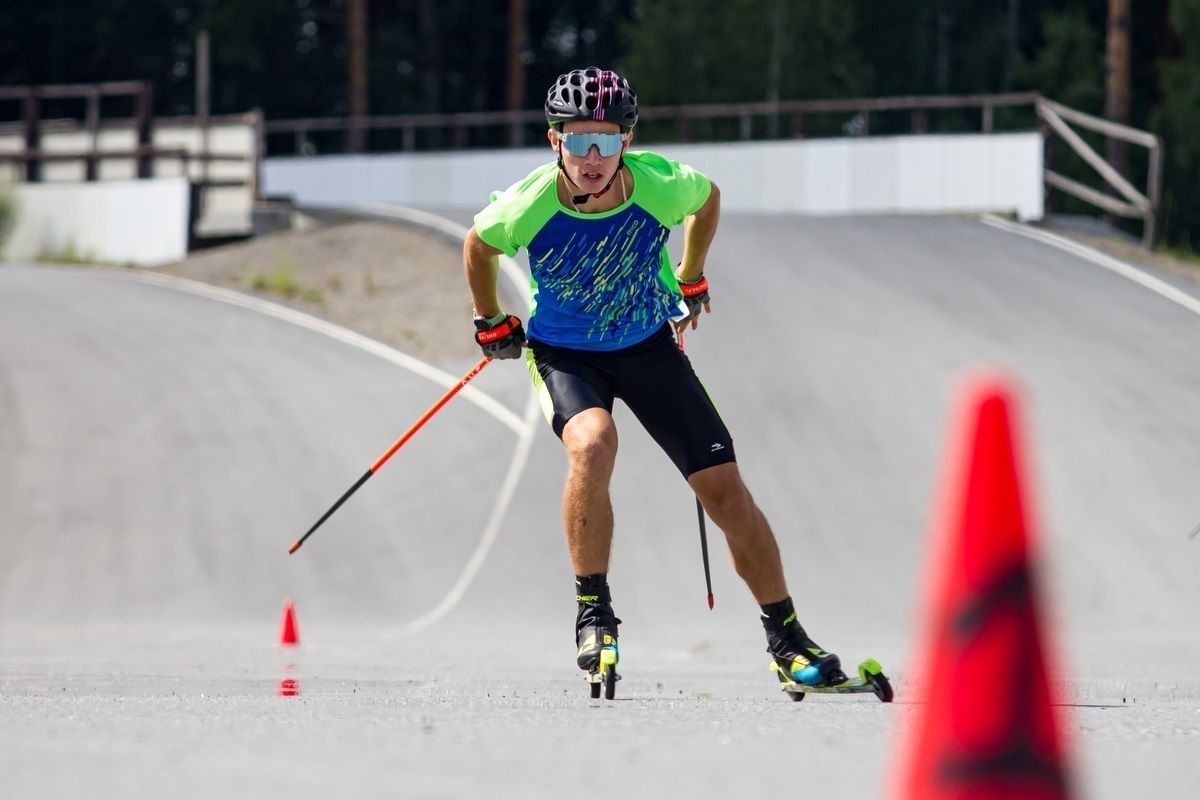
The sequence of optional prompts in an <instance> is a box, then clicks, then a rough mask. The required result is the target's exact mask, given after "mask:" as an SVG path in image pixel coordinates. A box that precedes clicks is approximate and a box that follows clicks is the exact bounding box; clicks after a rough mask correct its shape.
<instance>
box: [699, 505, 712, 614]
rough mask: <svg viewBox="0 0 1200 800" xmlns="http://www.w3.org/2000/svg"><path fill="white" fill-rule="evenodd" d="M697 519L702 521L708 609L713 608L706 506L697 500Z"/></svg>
mask: <svg viewBox="0 0 1200 800" xmlns="http://www.w3.org/2000/svg"><path fill="white" fill-rule="evenodd" d="M696 517H697V518H698V519H699V520H700V557H701V558H702V559H703V560H704V588H705V589H707V590H708V607H709V608H712V607H713V590H712V573H711V572H709V569H708V533H707V532H706V531H705V529H704V506H703V505H701V504H700V498H699V497H697V498H696Z"/></svg>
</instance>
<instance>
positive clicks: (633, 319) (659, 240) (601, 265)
mask: <svg viewBox="0 0 1200 800" xmlns="http://www.w3.org/2000/svg"><path fill="white" fill-rule="evenodd" d="M669 233H670V231H668V229H667V228H666V227H664V226H663V225H662V224H661V223H660V222H659V221H658V220H656V219H655V218H654V217H653V216H651V215H650V214H649V213H647V212H646V211H645V210H644V209H642V208H641V207H640V206H638V205H637V204H636V203H633V204H631V205H629V206H628V207H627V208H625V209H624V210H622V211H620V212H618V213H616V214H613V215H612V216H607V217H599V218H596V219H580V218H578V217H575V216H572V215H570V214H566V213H562V212H560V213H558V214H555V215H554V216H553V217H552V218H551V219H550V220H549V221H548V222H547V223H546V224H545V226H543V227H542V229H541V230H539V231H538V233H537V235H536V236H534V238H533V241H531V242H530V243H529V246H528V249H529V266H530V272H531V273H532V277H533V281H534V284H535V288H534V292H535V294H534V304H535V309H534V313H533V315H532V317H531V319H530V326H529V335H530V337H531V338H536V339H540V340H542V341H545V342H549V343H551V344H558V345H564V346H577V347H583V348H585V349H596V350H612V349H616V348H619V347H626V346H629V345H632V344H636V343H637V342H639V341H641V340H642V339H645V338H646V337H647V336H649V335H650V334H651V333H654V332H655V331H656V330H658V329H659V328H660V327H662V325H663V323H664V322H665V321H666V320H667V319H668V318H670V316H671V315H672V314H673V313H674V312H675V310H676V299H677V298H674V296H673V295H672V292H671V290H670V289H668V288H667V286H666V285H664V283H663V281H662V279H661V278H660V277H659V270H660V269H661V268H662V266H663V252H664V247H665V245H666V242H667V236H668V235H669Z"/></svg>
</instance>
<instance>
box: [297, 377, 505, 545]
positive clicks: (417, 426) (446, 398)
mask: <svg viewBox="0 0 1200 800" xmlns="http://www.w3.org/2000/svg"><path fill="white" fill-rule="evenodd" d="M491 360H492V358H491V356H484V357H483V359H482V360H480V362H479V363H478V364H476V365H475V366H473V367H471V371H470V372H468V373H467V374H466V375H463V376H462V380H460V381H459V382H458V383H456V384H454V385H453V386H451V387H450V389H449V391H447V392H446V393H445V394H444V395H442V396H441V399H439V400H438V401H437V402H436V403H434V404H433V405H432V406H431V407H430V408H429V410H428V411H426V412H425V413H424V414H422V415H421V418H420V419H418V420H417V421H416V422H414V423H413V424H412V427H411V428H409V429H408V430H406V431H405V432H404V435H403V436H401V437H400V438H399V439H397V440H396V441H395V442H394V443H393V444H392V446H391V447H389V448H388V449H387V452H386V453H384V454H383V455H381V456H380V457H379V458H378V459H376V461H375V463H374V464H372V465H371V468H370V469H368V470H367V471H366V472H364V473H363V476H362V477H361V478H359V479H358V480H357V481H355V483H354V485H353V486H351V487H350V489H349V490H348V491H347V492H346V493H345V494H344V495H342V496H341V497H339V498H338V501H337V502H336V503H334V504H333V506H331V507H330V509H329V510H328V511H326V512H325V513H324V514H323V515H321V518H320V519H319V520H317V522H316V524H315V525H313V526H312V527H311V528H309V529H308V531H307V532H306V533H305V534H304V535H303V536H301V537H300V538H299V539H297V540H296V543H295V544H293V545H292V546H291V547H289V548H288V554H289V555H290V554H292V553H294V552H296V551H297V550H299V549H300V545H302V544H304V540H305V539H307V538H308V537H310V536H312V535H313V532H314V531H316V529H317V528H319V527H321V523H323V522H324V521H325V520H327V519H329V518H330V517H331V516H333V512H335V511H337V510H338V509H339V508H341V506H342V503H344V502H346V501H347V500H349V499H350V495H352V494H354V493H355V492H357V491H358V489H359V487H360V486H362V485H363V484H364V483H366V482H367V478H369V477H371V476H372V475H374V474H375V473H376V472H378V471H379V470H380V469H381V468H382V467H383V465H384V464H386V463H387V460H388V459H389V458H391V457H392V456H393V455H394V454H395V452H396V451H397V450H399V449H400V447H401V446H402V445H403V444H404V443H405V442H407V441H408V440H409V439H411V438H412V437H413V434H415V433H416V432H417V431H419V430H421V426H422V425H424V424H425V423H426V422H428V421H429V419H430V417H432V416H433V415H434V414H436V413H437V412H438V411H440V410H441V409H442V406H444V405H446V403H448V402H450V398H452V397H454V395H456V394H458V393H459V391H460V390H461V389H462V388H463V387H464V386H466V385H467V384H468V383H470V381H471V379H472V378H474V377H475V376H476V375H478V374H479V373H480V372H482V371H483V368H484V367H486V366H487V365H488V362H489V361H491Z"/></svg>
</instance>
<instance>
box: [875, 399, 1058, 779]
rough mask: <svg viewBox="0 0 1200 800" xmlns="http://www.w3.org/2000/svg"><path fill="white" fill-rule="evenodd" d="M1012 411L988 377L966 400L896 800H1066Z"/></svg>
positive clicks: (940, 522) (939, 524) (937, 540)
mask: <svg viewBox="0 0 1200 800" xmlns="http://www.w3.org/2000/svg"><path fill="white" fill-rule="evenodd" d="M1011 405H1012V400H1011V391H1010V389H1009V388H1008V387H1007V386H1006V385H1005V383H1004V382H1003V381H1001V380H995V379H991V380H988V379H984V380H978V381H976V382H975V383H973V384H971V385H970V386H969V387H968V389H967V391H966V392H965V393H964V397H963V399H962V405H961V407H960V417H961V419H960V421H959V424H958V429H957V430H958V434H957V436H958V438H957V440H956V443H955V449H954V450H953V451H952V454H951V455H952V460H951V461H950V463H949V465H948V469H949V472H948V474H947V480H946V481H945V483H944V484H943V489H944V495H943V497H942V503H941V507H940V510H939V516H938V518H937V520H936V521H935V528H934V541H933V544H934V549H933V550H932V552H931V559H930V562H929V569H928V574H927V577H928V579H929V582H928V583H927V587H928V590H929V595H928V597H927V599H926V617H925V619H926V621H927V625H928V627H927V630H926V632H925V636H924V638H923V640H922V646H923V649H922V651H921V657H920V658H919V668H918V669H917V670H916V674H917V675H919V676H921V679H920V693H919V696H918V698H917V702H918V703H919V705H917V706H916V708H915V709H914V712H913V713H914V716H915V718H914V719H913V720H912V722H913V725H912V727H911V728H910V729H909V730H908V731H907V733H908V736H907V741H906V746H903V747H902V748H901V750H900V751H899V753H900V757H901V759H902V761H901V763H900V764H899V769H898V770H897V772H898V781H897V783H896V784H895V785H894V786H893V790H894V791H893V793H892V794H893V796H894V797H895V798H897V800H918V799H919V800H941V799H942V798H956V800H961V799H963V798H972V799H974V798H1023V799H1024V798H1065V797H1067V796H1068V788H1069V787H1068V782H1067V775H1066V769H1065V765H1064V758H1063V745H1062V742H1061V738H1060V730H1061V726H1060V723H1059V722H1058V720H1056V718H1055V710H1054V708H1053V706H1052V705H1051V702H1050V685H1049V680H1048V677H1049V674H1050V672H1049V669H1048V667H1047V658H1046V655H1047V654H1046V648H1045V646H1044V640H1043V634H1042V630H1041V625H1040V621H1039V618H1040V612H1039V597H1038V593H1037V591H1036V589H1037V587H1036V583H1035V580H1034V577H1035V576H1034V571H1033V564H1032V562H1033V560H1034V559H1033V555H1034V542H1033V537H1032V535H1031V531H1030V529H1029V527H1028V525H1027V520H1026V508H1025V505H1024V502H1023V493H1022V488H1021V477H1020V475H1021V472H1020V466H1021V461H1020V458H1019V457H1018V456H1019V447H1018V446H1017V445H1018V442H1017V441H1016V438H1017V437H1015V436H1014V430H1015V425H1013V424H1012V422H1011V420H1010V411H1009V409H1010V406H1011Z"/></svg>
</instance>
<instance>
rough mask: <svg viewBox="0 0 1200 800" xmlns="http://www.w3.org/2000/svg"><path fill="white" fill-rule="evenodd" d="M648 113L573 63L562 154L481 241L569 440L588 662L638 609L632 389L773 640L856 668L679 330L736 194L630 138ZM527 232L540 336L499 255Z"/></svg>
mask: <svg viewBox="0 0 1200 800" xmlns="http://www.w3.org/2000/svg"><path fill="white" fill-rule="evenodd" d="M637 118H638V106H637V96H636V95H635V94H634V92H633V90H632V89H631V88H630V87H629V83H628V82H627V81H626V80H625V79H624V78H621V77H620V76H618V75H617V74H616V73H614V72H611V71H608V70H601V69H597V68H596V67H588V68H587V69H582V70H575V71H572V72H568V73H567V74H565V75H562V76H561V77H559V79H558V80H557V82H555V84H554V85H553V86H552V87H550V91H549V93H548V94H547V95H546V120H547V122H548V123H549V125H550V130H549V131H548V132H547V138H548V139H549V142H550V147H551V148H552V149H553V150H554V152H555V155H556V159H555V160H554V161H553V162H551V163H549V164H547V165H545V166H543V167H540V168H538V169H536V170H534V171H533V172H532V173H531V174H530V175H529V176H528V177H527V178H525V179H524V180H522V181H520V182H518V183H516V184H513V185H512V186H511V187H509V188H508V189H507V190H506V191H504V192H502V193H498V194H495V195H493V197H492V202H491V204H490V205H489V206H488V207H487V208H485V209H484V210H483V211H481V212H480V213H479V214H478V215H476V217H475V226H474V227H473V228H472V229H471V230H470V232H469V233H468V234H467V241H466V244H465V246H464V248H463V260H464V262H465V267H466V273H467V283H468V285H469V286H470V290H471V297H472V300H473V301H474V304H475V327H476V334H475V339H476V341H477V342H478V343H479V345H480V347H481V348H482V349H483V352H484V354H485V355H488V356H491V357H492V358H519V357H521V356H522V354H523V355H524V357H525V360H526V363H527V365H528V366H529V371H530V375H531V376H532V377H533V381H534V384H535V385H536V387H537V390H538V392H539V394H540V396H541V398H542V408H543V409H544V411H545V413H546V417H547V419H548V421H549V422H550V424H551V425H552V426H553V428H554V432H555V434H557V435H558V436H559V438H560V439H562V443H563V445H564V446H565V447H566V449H567V457H568V462H569V471H568V474H567V487H566V492H565V494H564V497H563V524H564V526H565V527H566V533H567V545H568V548H569V550H570V555H571V563H572V566H573V567H574V568H575V594H576V602H577V603H578V605H579V610H578V615H577V616H576V623H575V628H576V646H577V648H578V651H577V659H576V660H577V662H578V664H579V666H580V667H581V668H582V669H585V670H589V671H593V670H595V669H596V666H597V664H599V663H600V656H601V651H602V650H603V649H611V650H612V651H613V653H612V655H613V656H615V655H616V652H615V651H616V648H617V625H618V623H619V622H620V620H618V619H617V618H616V616H615V615H614V614H613V609H612V597H611V594H610V593H609V588H608V560H609V551H610V546H611V543H612V531H613V515H612V505H611V503H610V501H609V481H610V478H611V476H612V471H613V464H614V461H615V459H616V455H617V429H616V427H615V426H614V424H613V418H612V408H613V400H614V399H616V398H619V399H621V400H622V401H623V402H624V403H625V404H626V405H627V406H628V407H629V409H630V410H631V411H632V412H633V413H634V415H635V416H636V417H637V419H638V421H639V422H640V423H641V424H642V426H643V427H645V429H646V430H647V432H649V434H650V435H651V436H652V437H653V438H654V440H655V441H656V442H657V443H658V444H659V446H660V447H662V449H663V450H664V451H665V452H666V454H667V455H668V456H669V457H670V458H671V460H672V461H673V462H674V463H675V466H676V467H678V469H679V471H680V472H681V473H683V476H684V478H686V479H687V482H688V483H689V484H690V485H691V487H692V490H693V491H694V492H695V493H696V496H697V497H698V498H700V502H701V503H702V504H703V506H704V510H705V511H707V512H708V515H709V517H711V518H712V520H713V521H714V522H715V523H716V524H717V525H718V526H719V527H720V528H721V530H722V531H723V532H724V533H725V536H726V539H727V540H728V542H729V549H730V552H731V553H732V555H733V563H734V566H735V568H736V569H737V572H738V574H739V575H740V576H741V577H742V579H743V580H744V581H745V582H746V585H747V586H748V587H749V588H750V592H751V593H752V594H753V595H754V598H755V600H756V601H757V602H758V603H759V604H760V605H761V607H762V623H763V627H764V628H765V629H766V634H767V650H768V652H770V653H771V655H772V656H774V658H775V660H776V662H777V663H778V664H779V666H780V667H781V668H782V669H785V670H787V671H788V673H789V674H791V675H792V677H793V678H795V679H796V680H797V681H800V682H801V683H804V684H808V685H813V684H829V683H841V682H842V681H845V680H846V676H845V674H844V673H843V672H842V668H841V662H840V661H839V660H838V657H837V656H836V655H834V654H833V653H828V652H826V651H824V650H822V649H821V648H820V647H818V646H817V644H816V643H815V642H813V640H812V639H810V638H809V637H808V634H807V633H805V631H804V628H803V627H801V625H800V623H799V621H797V619H796V612H795V609H794V608H793V606H792V599H791V597H790V596H789V595H788V590H787V584H786V583H785V581H784V577H783V565H782V563H781V561H780V557H779V548H778V546H777V545H776V543H775V537H774V535H773V534H772V533H771V528H770V526H769V525H768V524H767V520H766V518H765V517H764V516H763V514H762V512H761V511H759V509H758V506H757V505H755V503H754V499H753V498H752V497H751V496H750V492H749V491H748V490H747V488H746V485H745V484H744V483H743V482H742V478H741V475H740V473H739V472H738V467H737V463H736V461H735V459H734V453H733V440H732V439H731V438H730V435H729V431H728V430H726V428H725V425H724V423H722V421H721V418H720V416H718V414H717V411H716V408H714V406H713V404H712V401H711V400H709V397H708V395H707V393H706V392H705V390H704V388H703V387H702V386H701V385H700V381H699V380H698V379H697V377H696V374H695V373H694V372H693V371H692V367H691V363H690V362H689V361H688V358H687V356H686V355H684V353H683V352H682V351H681V350H680V349H679V347H678V346H677V345H676V341H675V337H674V333H675V331H676V330H678V331H682V330H683V328H684V327H685V326H687V325H690V326H691V327H692V328H695V327H696V326H697V324H698V322H699V316H700V314H701V312H708V311H709V295H708V282H707V281H706V280H705V278H704V266H705V259H706V257H707V255H708V249H709V245H710V244H711V243H712V240H713V235H714V234H715V233H716V230H717V218H718V216H719V214H720V193H719V192H718V191H717V187H716V185H715V184H714V183H712V181H710V180H709V179H708V178H707V177H705V176H704V175H702V174H700V173H699V172H697V171H696V170H694V169H692V168H691V167H688V166H684V165H682V164H679V163H678V162H674V161H668V160H666V159H665V158H663V157H662V156H659V155H656V154H654V153H650V152H632V153H631V152H629V145H630V142H631V141H632V139H633V127H634V125H636V124H637ZM680 224H682V225H683V226H684V241H683V255H682V259H681V260H680V262H679V265H678V266H677V267H676V268H674V269H672V267H671V263H670V260H669V258H668V255H667V250H666V242H667V235H668V233H669V232H670V229H671V228H673V227H675V226H677V225H680ZM521 247H524V248H526V249H527V251H528V253H529V267H530V271H531V274H532V304H531V305H532V311H531V312H530V317H529V325H528V329H529V338H528V340H526V336H525V330H524V328H523V326H522V324H521V320H520V319H518V318H517V317H515V316H513V315H511V314H507V313H505V312H504V311H503V310H502V309H501V308H500V305H499V301H498V298H497V285H496V284H497V276H498V262H497V257H498V256H499V255H500V254H501V253H505V254H507V255H508V256H510V257H511V256H514V255H515V254H516V253H517V250H518V249H519V248H521ZM673 326H674V327H673ZM526 345H528V349H525V350H524V352H523V348H524V347H525V346H526Z"/></svg>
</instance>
